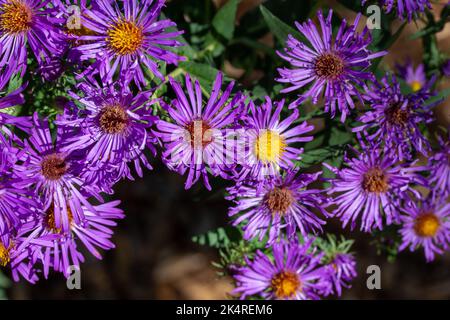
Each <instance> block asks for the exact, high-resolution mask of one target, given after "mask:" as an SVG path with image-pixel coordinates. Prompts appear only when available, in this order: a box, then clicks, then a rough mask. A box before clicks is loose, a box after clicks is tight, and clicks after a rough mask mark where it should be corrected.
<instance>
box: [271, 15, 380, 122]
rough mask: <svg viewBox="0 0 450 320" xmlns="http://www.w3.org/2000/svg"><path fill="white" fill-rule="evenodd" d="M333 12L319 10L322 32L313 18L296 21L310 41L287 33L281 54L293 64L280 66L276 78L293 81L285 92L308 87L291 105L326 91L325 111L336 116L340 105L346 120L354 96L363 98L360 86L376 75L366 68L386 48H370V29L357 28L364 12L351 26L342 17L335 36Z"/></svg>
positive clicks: (317, 96)
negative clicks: (378, 50)
mask: <svg viewBox="0 0 450 320" xmlns="http://www.w3.org/2000/svg"><path fill="white" fill-rule="evenodd" d="M332 14H333V11H332V10H330V12H329V14H328V17H327V18H326V19H325V18H324V17H323V14H322V11H318V13H317V17H318V19H319V22H320V28H321V30H322V32H319V31H318V30H317V27H316V26H315V25H314V23H313V22H312V21H311V20H309V21H308V22H305V23H303V24H300V23H296V26H297V28H298V30H299V31H300V32H301V33H302V34H303V35H304V36H305V38H306V39H307V40H308V42H309V43H308V44H306V43H302V42H300V41H299V40H298V39H296V38H294V37H293V36H292V35H289V36H288V40H287V42H286V48H285V49H284V52H283V53H281V52H279V53H278V54H279V55H280V57H282V58H283V59H285V60H286V61H288V62H289V63H290V64H291V65H292V67H293V68H292V69H288V68H281V69H279V70H278V71H279V72H280V78H278V79H277V81H279V82H283V83H289V84H290V85H291V86H290V87H288V88H286V89H284V90H282V92H291V91H296V90H299V89H301V88H304V87H308V89H307V91H306V92H304V93H300V94H299V98H298V99H297V100H296V101H295V102H293V104H291V106H297V105H299V104H300V103H302V102H303V101H304V100H305V99H307V98H311V99H312V102H313V103H314V104H317V103H318V102H319V98H320V97H321V96H322V95H324V98H325V111H327V112H330V113H331V116H332V117H334V116H335V114H336V108H338V109H339V110H340V111H341V113H342V114H341V121H342V122H344V121H345V118H346V116H347V115H348V114H349V113H350V109H353V108H354V107H355V105H354V102H353V100H352V97H353V96H356V97H358V98H359V99H360V100H361V98H360V93H359V92H358V90H359V89H358V87H363V86H364V81H365V80H372V79H374V76H373V75H372V74H371V73H370V72H368V71H367V70H366V69H367V68H368V67H369V66H370V64H371V63H370V60H372V59H375V58H378V57H381V56H383V55H385V54H386V53H387V52H384V51H383V52H377V53H371V52H370V51H369V49H368V46H369V45H370V43H371V41H372V39H371V36H370V33H369V30H368V29H367V28H365V29H364V30H363V32H362V33H361V34H359V33H358V32H357V31H356V27H357V25H358V23H359V20H360V18H361V15H358V16H357V17H356V19H355V22H354V24H353V25H352V26H348V25H347V22H346V21H345V20H343V21H342V23H341V25H340V28H339V30H338V32H337V34H336V37H335V39H334V40H333V32H332V24H331V19H332Z"/></svg>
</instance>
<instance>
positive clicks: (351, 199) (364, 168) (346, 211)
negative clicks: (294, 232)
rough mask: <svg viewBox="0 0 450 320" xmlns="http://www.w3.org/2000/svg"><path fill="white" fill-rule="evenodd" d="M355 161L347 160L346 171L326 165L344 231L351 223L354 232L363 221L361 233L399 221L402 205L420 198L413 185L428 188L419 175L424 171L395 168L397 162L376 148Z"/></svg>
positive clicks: (412, 166)
mask: <svg viewBox="0 0 450 320" xmlns="http://www.w3.org/2000/svg"><path fill="white" fill-rule="evenodd" d="M354 152H355V153H356V155H357V156H356V157H355V158H352V159H349V158H348V157H347V155H345V157H344V161H345V166H346V168H343V169H336V168H334V167H331V166H330V165H328V164H327V163H324V165H325V166H326V167H328V168H329V169H330V170H331V171H332V172H334V173H335V174H336V178H333V179H330V182H331V187H330V188H329V190H328V193H329V194H334V195H335V196H334V199H333V201H332V204H334V205H335V206H336V207H337V208H336V209H334V210H333V213H334V215H335V216H336V217H339V218H340V219H341V221H342V222H343V226H344V227H345V226H346V225H347V224H348V223H350V225H351V228H352V229H353V228H354V227H355V226H356V220H358V219H360V220H361V230H362V231H365V232H370V231H372V230H373V229H374V228H375V227H376V228H378V229H380V230H381V229H382V228H383V225H384V223H383V221H385V224H386V225H389V224H391V223H393V222H397V221H398V216H399V209H400V207H401V205H402V201H403V200H405V201H411V197H412V196H415V197H417V198H420V197H421V196H420V193H419V192H418V191H417V190H415V189H413V188H412V186H411V185H410V184H411V183H414V182H415V183H420V184H425V181H424V180H423V179H422V178H421V177H420V176H419V175H418V174H417V173H416V171H418V170H422V169H423V168H421V167H414V163H413V164H411V167H408V166H407V165H406V164H396V161H395V160H393V159H392V158H391V157H389V156H387V155H383V154H382V153H381V152H380V150H379V149H377V148H374V147H372V148H370V149H369V148H367V149H366V150H363V151H362V152H361V153H358V152H357V151H356V150H354Z"/></svg>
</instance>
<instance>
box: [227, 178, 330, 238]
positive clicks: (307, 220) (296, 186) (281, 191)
mask: <svg viewBox="0 0 450 320" xmlns="http://www.w3.org/2000/svg"><path fill="white" fill-rule="evenodd" d="M297 173H298V170H291V171H289V172H287V173H286V174H285V175H284V176H280V177H277V178H276V179H274V180H271V181H266V182H265V183H264V184H261V185H257V184H255V183H251V182H247V183H244V184H243V185H241V184H240V183H238V184H237V185H236V186H235V187H232V188H229V190H228V191H229V193H230V195H231V196H230V197H229V200H233V201H234V202H235V203H236V206H234V207H232V208H230V211H229V216H231V217H233V218H234V223H233V224H234V225H239V224H240V223H244V224H245V226H244V227H243V230H244V238H245V239H246V240H249V239H251V238H256V237H257V238H258V239H259V241H262V240H263V238H264V237H265V236H266V235H267V234H268V236H269V239H268V243H269V244H271V243H273V242H274V241H275V240H276V239H278V238H279V236H280V235H281V231H282V230H283V229H285V228H286V230H287V237H288V239H292V238H293V237H294V236H295V235H296V232H297V230H299V231H300V232H301V234H302V235H303V236H305V237H306V236H307V235H308V233H317V232H322V225H323V224H325V221H324V220H322V219H321V218H320V217H319V216H318V214H317V213H321V214H322V215H323V216H325V217H327V216H328V213H327V212H326V210H325V209H324V208H323V204H324V202H325V197H324V196H323V195H322V194H321V193H320V190H316V189H309V190H307V189H306V188H307V187H308V185H309V184H311V183H312V182H314V181H317V178H318V176H319V175H320V174H321V172H318V173H315V174H297Z"/></svg>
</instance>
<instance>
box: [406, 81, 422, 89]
mask: <svg viewBox="0 0 450 320" xmlns="http://www.w3.org/2000/svg"><path fill="white" fill-rule="evenodd" d="M409 85H410V86H411V89H412V91H414V92H416V91H419V90H420V89H422V83H420V81H417V80H414V81H412V82H411V83H410V84H409Z"/></svg>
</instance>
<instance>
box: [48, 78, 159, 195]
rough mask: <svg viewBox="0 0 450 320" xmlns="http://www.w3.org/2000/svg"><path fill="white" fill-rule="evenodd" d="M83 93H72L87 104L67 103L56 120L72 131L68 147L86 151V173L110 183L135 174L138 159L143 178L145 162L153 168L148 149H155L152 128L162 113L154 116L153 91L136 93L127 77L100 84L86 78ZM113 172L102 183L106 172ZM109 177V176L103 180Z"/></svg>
mask: <svg viewBox="0 0 450 320" xmlns="http://www.w3.org/2000/svg"><path fill="white" fill-rule="evenodd" d="M78 87H79V89H80V91H81V92H80V95H78V94H76V93H74V92H71V93H70V95H71V96H72V98H73V99H74V101H77V103H79V104H80V105H81V106H82V108H77V107H76V106H75V105H73V104H65V107H66V112H65V114H64V115H63V116H61V117H59V118H58V119H57V121H55V123H56V124H57V125H58V126H59V127H60V128H61V129H64V130H65V131H66V132H67V137H65V139H64V143H65V146H64V147H63V148H62V150H63V151H65V152H83V153H85V159H84V161H85V166H86V170H85V172H84V173H83V175H85V176H86V179H87V180H88V181H89V182H91V183H98V184H99V185H102V186H104V187H105V188H107V185H108V184H109V185H111V183H114V182H116V181H118V180H120V179H121V178H123V177H128V178H129V179H133V176H132V175H131V172H130V169H129V167H128V163H130V162H132V163H133V164H134V168H135V170H136V172H137V174H138V175H139V176H140V177H142V175H143V170H142V167H141V164H142V165H144V166H145V167H147V168H149V169H151V168H152V167H151V165H150V163H149V162H148V160H147V156H146V154H145V151H146V150H150V152H152V153H153V154H154V153H155V148H154V145H153V143H154V138H153V136H152V135H151V134H150V133H149V128H150V127H151V126H152V124H153V123H154V121H155V119H156V117H154V116H153V115H152V112H153V110H152V108H151V106H152V104H154V103H155V102H156V101H154V100H151V95H152V92H150V91H145V92H139V93H138V94H136V95H134V94H133V93H132V92H131V90H130V89H129V88H128V86H127V85H126V84H125V83H123V82H115V83H111V84H100V83H97V82H95V81H91V82H87V81H86V82H83V83H81V84H80V85H79V86H78ZM108 176H109V177H110V179H109V180H111V181H110V182H109V183H106V184H105V183H101V181H100V180H102V179H100V178H101V177H104V178H106V177H108ZM103 180H104V179H103Z"/></svg>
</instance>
